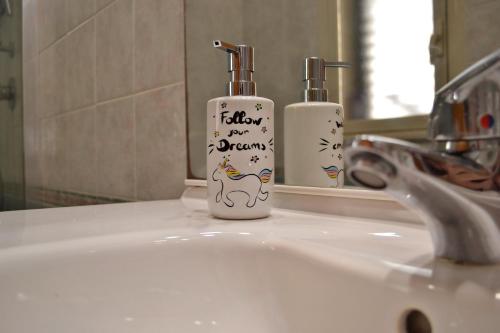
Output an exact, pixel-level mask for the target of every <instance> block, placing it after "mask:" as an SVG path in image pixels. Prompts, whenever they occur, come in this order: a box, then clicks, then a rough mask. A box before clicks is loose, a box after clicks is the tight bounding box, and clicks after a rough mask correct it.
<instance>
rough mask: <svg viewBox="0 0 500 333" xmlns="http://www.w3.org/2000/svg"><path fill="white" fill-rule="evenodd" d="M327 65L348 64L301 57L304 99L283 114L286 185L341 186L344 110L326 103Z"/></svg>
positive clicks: (340, 65)
mask: <svg viewBox="0 0 500 333" xmlns="http://www.w3.org/2000/svg"><path fill="white" fill-rule="evenodd" d="M327 67H349V65H348V64H347V63H344V62H327V61H325V60H324V59H322V58H317V57H309V58H305V59H304V82H305V90H304V94H303V98H304V102H302V103H295V104H290V105H288V106H286V107H285V113H284V140H285V141H284V145H285V149H284V160H285V162H284V169H285V184H287V185H298V186H314V187H333V188H340V187H342V186H343V185H344V156H343V155H344V150H343V145H344V142H343V137H344V128H343V127H344V109H343V107H342V105H340V104H337V103H331V102H328V90H326V89H325V88H324V87H323V83H324V81H325V69H326V68H327Z"/></svg>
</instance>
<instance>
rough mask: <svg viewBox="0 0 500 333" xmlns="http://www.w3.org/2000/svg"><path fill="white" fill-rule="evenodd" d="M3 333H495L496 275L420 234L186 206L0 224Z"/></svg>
mask: <svg viewBox="0 0 500 333" xmlns="http://www.w3.org/2000/svg"><path fill="white" fill-rule="evenodd" d="M0 222H1V224H0V295H1V297H0V332H6V333H18V332H50V333H56V332H141V333H146V332H211V331H213V332H302V333H303V332H384V333H385V332H405V329H404V327H405V325H406V324H405V318H406V314H407V313H408V311H409V310H412V309H416V310H419V311H421V312H422V313H423V314H424V315H425V316H426V317H427V318H428V320H429V321H430V324H431V325H432V329H433V332H497V331H498V327H500V317H499V316H498V314H499V313H500V268H498V267H461V266H456V265H453V264H450V263H447V262H444V261H435V260H433V259H432V255H431V254H432V249H431V243H430V239H429V236H428V234H427V231H426V230H425V228H424V226H420V225H412V224H397V223H384V222H380V221H374V220H361V219H351V218H344V217H343V218H341V217H329V216H325V215H314V214H305V213H294V212H290V211H283V210H276V211H275V212H274V214H273V217H271V218H268V219H264V220H258V221H246V222H234V221H222V220H215V219H211V218H209V217H208V216H207V214H206V213H204V212H189V211H188V210H186V209H185V208H184V207H183V206H182V204H181V203H180V201H163V202H149V203H134V204H116V205H106V206H92V207H77V208H62V209H49V210H42V211H25V212H9V213H2V214H0Z"/></svg>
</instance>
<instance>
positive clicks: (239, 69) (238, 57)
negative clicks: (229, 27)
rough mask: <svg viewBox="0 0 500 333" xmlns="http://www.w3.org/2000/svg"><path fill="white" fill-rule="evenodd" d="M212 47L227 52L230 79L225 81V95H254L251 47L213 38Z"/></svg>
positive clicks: (255, 89)
mask: <svg viewBox="0 0 500 333" xmlns="http://www.w3.org/2000/svg"><path fill="white" fill-rule="evenodd" d="M213 47H215V48H216V49H219V50H222V51H225V52H227V58H228V72H229V73H230V74H231V76H230V80H229V81H228V82H227V83H226V94H227V96H237V95H243V96H255V95H256V91H257V88H256V85H255V81H253V72H254V62H253V47H252V46H248V45H233V44H231V43H227V42H224V41H221V40H214V41H213Z"/></svg>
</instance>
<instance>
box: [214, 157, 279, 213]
mask: <svg viewBox="0 0 500 333" xmlns="http://www.w3.org/2000/svg"><path fill="white" fill-rule="evenodd" d="M227 162H229V160H228V159H227V158H226V159H224V162H222V163H219V164H218V165H217V168H216V169H215V170H214V172H213V173H212V180H213V181H218V182H220V184H221V188H220V191H219V192H217V195H216V196H215V201H216V202H220V201H222V202H224V204H225V205H226V206H228V207H233V206H234V201H233V199H234V196H233V194H234V193H243V194H245V195H246V196H247V197H248V200H247V202H246V203H245V205H246V206H247V207H248V208H252V207H253V206H255V204H256V203H257V199H259V200H260V201H266V200H267V198H268V197H269V191H262V185H263V184H266V183H269V180H270V179H271V174H272V170H271V169H267V168H264V169H262V170H261V171H260V172H259V174H258V175H257V174H254V173H249V174H242V173H240V172H239V171H238V170H237V169H235V168H234V167H233V166H232V165H231V164H228V163H227ZM243 189H245V190H243Z"/></svg>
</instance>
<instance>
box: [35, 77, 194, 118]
mask: <svg viewBox="0 0 500 333" xmlns="http://www.w3.org/2000/svg"><path fill="white" fill-rule="evenodd" d="M184 82H185V81H177V82H174V83H169V84H167V85H164V86H159V87H156V88H152V89H148V90H143V91H140V92H138V93H135V94H130V95H125V96H120V97H115V98H112V99H108V100H105V101H102V102H98V103H94V104H86V105H84V106H80V107H78V108H76V109H71V110H68V111H62V112H57V113H55V114H51V115H48V116H41V117H40V118H42V119H49V118H57V117H61V116H64V115H67V114H70V113H73V112H77V111H81V110H84V109H88V108H91V107H93V106H96V107H97V106H102V105H105V104H108V103H112V102H117V101H120V100H123V99H127V98H131V97H135V96H141V95H145V94H148V93H153V92H155V91H158V90H161V89H165V88H171V87H175V86H178V85H181V84H184Z"/></svg>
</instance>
